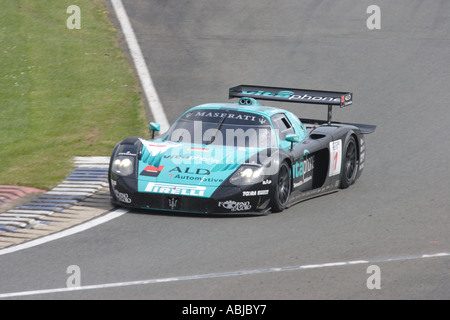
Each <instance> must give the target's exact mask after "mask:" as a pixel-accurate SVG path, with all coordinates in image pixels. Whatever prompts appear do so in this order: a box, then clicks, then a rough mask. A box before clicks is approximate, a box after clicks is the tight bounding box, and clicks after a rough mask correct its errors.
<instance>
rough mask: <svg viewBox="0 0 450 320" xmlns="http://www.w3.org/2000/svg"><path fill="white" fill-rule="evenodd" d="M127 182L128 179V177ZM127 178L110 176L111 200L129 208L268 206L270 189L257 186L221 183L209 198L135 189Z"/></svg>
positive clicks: (247, 209)
mask: <svg viewBox="0 0 450 320" xmlns="http://www.w3.org/2000/svg"><path fill="white" fill-rule="evenodd" d="M125 182H126V181H125ZM126 185H127V183H124V181H121V179H119V181H115V180H111V183H110V192H111V201H112V203H114V204H116V205H119V206H122V207H128V208H136V209H150V210H162V211H172V212H189V213H201V214H233V215H235V214H251V213H257V214H261V213H265V212H266V210H267V209H268V208H269V203H270V195H269V190H268V189H267V188H266V189H264V190H257V189H255V187H253V188H252V187H250V188H249V189H246V190H243V189H241V188H239V187H236V186H226V187H224V186H221V187H218V188H217V190H216V191H215V192H214V193H213V195H212V196H211V197H209V198H205V197H196V196H187V195H172V194H162V193H149V192H137V191H133V190H132V189H133V188H130V187H129V186H128V187H127V186H126Z"/></svg>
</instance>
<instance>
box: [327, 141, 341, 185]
mask: <svg viewBox="0 0 450 320" xmlns="http://www.w3.org/2000/svg"><path fill="white" fill-rule="evenodd" d="M341 162H342V141H341V140H336V141H331V142H330V168H329V170H328V172H329V176H330V177H331V176H335V175H337V174H340V173H341Z"/></svg>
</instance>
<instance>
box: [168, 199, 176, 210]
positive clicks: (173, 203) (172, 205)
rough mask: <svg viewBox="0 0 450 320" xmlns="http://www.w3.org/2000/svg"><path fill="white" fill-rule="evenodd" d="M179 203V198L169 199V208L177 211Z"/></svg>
mask: <svg viewBox="0 0 450 320" xmlns="http://www.w3.org/2000/svg"><path fill="white" fill-rule="evenodd" d="M177 202H178V199H177V198H169V207H170V209H172V210H173V209H175V208H176V207H177Z"/></svg>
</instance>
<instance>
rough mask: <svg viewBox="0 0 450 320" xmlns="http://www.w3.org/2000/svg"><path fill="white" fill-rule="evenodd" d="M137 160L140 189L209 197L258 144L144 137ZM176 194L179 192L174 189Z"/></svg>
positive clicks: (256, 151)
mask: <svg viewBox="0 0 450 320" xmlns="http://www.w3.org/2000/svg"><path fill="white" fill-rule="evenodd" d="M141 142H142V145H143V146H142V153H141V157H140V160H139V164H138V172H137V174H138V191H139V192H152V193H168V189H172V188H177V187H181V188H183V187H184V188H185V189H186V190H188V191H182V192H183V193H182V194H185V195H192V196H201V197H210V196H211V195H212V194H213V193H214V191H215V190H216V189H217V187H218V186H220V185H221V184H222V183H223V182H224V181H225V180H227V179H228V177H230V176H231V175H232V174H233V173H234V172H235V171H236V170H237V169H238V168H239V167H240V166H241V165H242V164H243V163H246V162H248V161H249V159H250V158H252V156H254V155H255V154H257V153H258V151H259V150H258V148H243V147H229V146H218V145H201V144H190V143H189V144H187V143H176V142H170V141H163V140H144V139H141ZM174 193H175V194H176V192H174Z"/></svg>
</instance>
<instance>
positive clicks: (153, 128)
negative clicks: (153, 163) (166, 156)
mask: <svg viewBox="0 0 450 320" xmlns="http://www.w3.org/2000/svg"><path fill="white" fill-rule="evenodd" d="M149 129H150V131H151V132H152V139H153V138H154V137H155V131H159V130H161V125H160V124H159V123H156V122H150V123H149Z"/></svg>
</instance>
